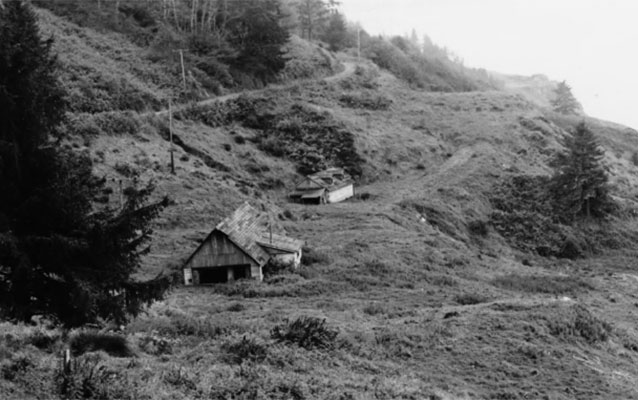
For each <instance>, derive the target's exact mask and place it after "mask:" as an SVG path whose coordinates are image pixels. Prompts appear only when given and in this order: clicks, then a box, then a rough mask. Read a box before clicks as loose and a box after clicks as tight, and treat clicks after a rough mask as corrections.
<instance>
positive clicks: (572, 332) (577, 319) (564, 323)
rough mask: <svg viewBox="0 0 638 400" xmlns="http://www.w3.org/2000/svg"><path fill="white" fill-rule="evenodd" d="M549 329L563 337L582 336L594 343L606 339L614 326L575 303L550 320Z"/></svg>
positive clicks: (555, 334)
mask: <svg viewBox="0 0 638 400" xmlns="http://www.w3.org/2000/svg"><path fill="white" fill-rule="evenodd" d="M549 331H550V333H551V334H552V335H554V336H558V337H560V338H563V339H570V338H580V339H584V340H585V341H587V342H588V343H592V344H593V343H597V342H604V341H606V340H607V339H608V338H609V336H610V334H611V332H612V327H611V325H609V324H608V323H607V322H605V321H602V320H600V319H598V318H596V317H595V316H594V315H593V314H592V313H591V312H589V310H587V308H585V307H584V306H581V305H574V306H572V307H569V308H568V309H567V310H566V311H565V312H561V313H559V314H558V315H556V318H555V319H553V320H551V321H550V322H549Z"/></svg>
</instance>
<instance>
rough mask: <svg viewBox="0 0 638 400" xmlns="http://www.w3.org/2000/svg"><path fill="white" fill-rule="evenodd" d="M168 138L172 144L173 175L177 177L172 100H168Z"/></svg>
mask: <svg viewBox="0 0 638 400" xmlns="http://www.w3.org/2000/svg"><path fill="white" fill-rule="evenodd" d="M168 136H169V139H170V142H171V145H170V146H171V148H170V150H169V151H170V153H171V174H173V175H175V158H174V156H173V152H174V151H175V149H174V148H173V109H172V107H171V99H168Z"/></svg>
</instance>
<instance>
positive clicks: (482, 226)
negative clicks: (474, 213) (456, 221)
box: [467, 220, 489, 237]
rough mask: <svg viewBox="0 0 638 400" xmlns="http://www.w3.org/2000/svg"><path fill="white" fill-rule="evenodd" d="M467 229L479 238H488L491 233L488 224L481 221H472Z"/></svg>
mask: <svg viewBox="0 0 638 400" xmlns="http://www.w3.org/2000/svg"><path fill="white" fill-rule="evenodd" d="M467 229H468V230H469V231H470V233H472V234H473V235H477V236H481V237H486V236H487V234H488V233H489V229H488V226H487V222H485V221H481V220H476V221H471V222H470V223H469V224H468V225H467Z"/></svg>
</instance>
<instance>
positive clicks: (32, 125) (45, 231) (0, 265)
mask: <svg viewBox="0 0 638 400" xmlns="http://www.w3.org/2000/svg"><path fill="white" fill-rule="evenodd" d="M0 37H2V41H0V113H1V114H0V127H1V128H2V129H1V130H0V188H2V196H0V313H1V314H3V315H4V316H5V317H10V318H15V319H19V320H29V319H30V317H31V316H33V315H34V314H43V315H48V316H51V317H54V318H57V319H58V320H59V321H61V322H63V323H64V324H66V325H69V326H75V325H81V324H83V323H86V322H90V321H95V320H96V319H98V318H104V319H113V320H116V321H118V322H123V321H124V320H125V319H126V317H127V316H128V315H130V314H136V313H137V312H139V311H140V310H141V309H142V306H143V305H144V304H146V303H148V302H149V301H151V300H152V299H156V298H158V297H159V296H161V295H162V293H163V291H164V290H165V289H166V288H167V285H168V283H169V282H168V279H167V278H165V277H159V278H158V279H155V280H152V281H148V282H136V281H135V280H133V279H132V275H133V273H134V272H135V270H136V269H137V268H138V267H139V265H140V257H141V255H142V254H143V251H144V249H143V246H144V245H145V243H146V242H147V241H148V238H149V235H150V229H149V222H150V221H151V219H152V218H153V217H155V216H156V215H157V213H158V212H159V211H160V210H161V209H162V208H163V207H164V206H165V205H166V204H167V203H166V200H164V201H161V202H158V203H154V204H150V205H144V204H146V199H147V198H148V196H149V195H150V191H151V189H150V188H147V189H145V190H141V191H137V190H132V191H131V193H130V194H131V195H130V196H129V201H128V202H127V204H126V206H125V207H124V208H123V209H122V210H113V209H103V210H101V211H98V210H95V209H94V207H93V204H92V201H91V200H92V199H93V198H94V196H95V195H97V193H98V190H99V189H100V187H101V185H100V182H99V181H97V180H96V179H95V178H94V177H93V175H92V172H91V170H92V168H91V163H90V159H89V158H88V157H83V156H80V155H77V154H75V153H72V152H69V151H64V150H61V149H59V148H57V146H56V145H55V144H54V143H52V142H51V141H50V138H51V135H52V134H53V133H54V131H55V129H56V127H57V126H58V125H59V124H60V122H61V121H62V118H63V113H64V110H65V104H64V101H63V98H64V92H63V90H62V88H61V87H60V84H59V83H58V80H57V69H56V67H57V63H56V59H55V56H54V55H53V54H52V52H51V46H52V40H51V39H49V40H42V39H41V38H40V35H39V31H38V27H37V23H36V16H35V14H34V13H33V11H32V10H31V9H30V7H29V6H28V5H27V4H26V3H25V2H23V1H21V0H11V1H8V2H6V3H5V6H4V8H2V9H0Z"/></svg>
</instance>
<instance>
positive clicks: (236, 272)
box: [183, 202, 303, 285]
mask: <svg viewBox="0 0 638 400" xmlns="http://www.w3.org/2000/svg"><path fill="white" fill-rule="evenodd" d="M267 221H268V218H267V216H266V215H264V214H262V213H260V212H259V211H257V210H256V209H255V208H253V207H252V206H251V205H250V204H248V203H247V202H246V203H244V204H243V205H242V206H241V207H239V208H238V209H237V210H235V211H234V212H233V213H232V214H231V215H230V216H229V217H228V218H226V219H224V220H223V221H222V222H220V223H219V224H218V225H217V226H216V227H215V229H213V230H212V231H211V232H210V233H209V234H208V236H207V237H206V238H205V239H204V241H203V242H202V243H201V244H200V245H199V247H197V249H196V250H195V251H194V252H193V254H191V256H190V257H189V258H188V260H186V263H185V264H184V267H183V271H184V283H185V284H186V285H202V284H213V283H224V282H229V281H233V280H236V279H257V280H262V279H263V274H262V267H263V266H264V265H265V264H266V263H267V262H268V261H269V260H270V259H271V258H277V259H280V260H282V261H286V262H292V263H294V264H295V266H299V263H300V261H301V255H302V254H301V252H302V250H301V248H302V246H303V241H301V240H297V239H292V238H289V237H286V236H282V235H278V234H274V233H271V229H272V228H271V227H268V223H267Z"/></svg>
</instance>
